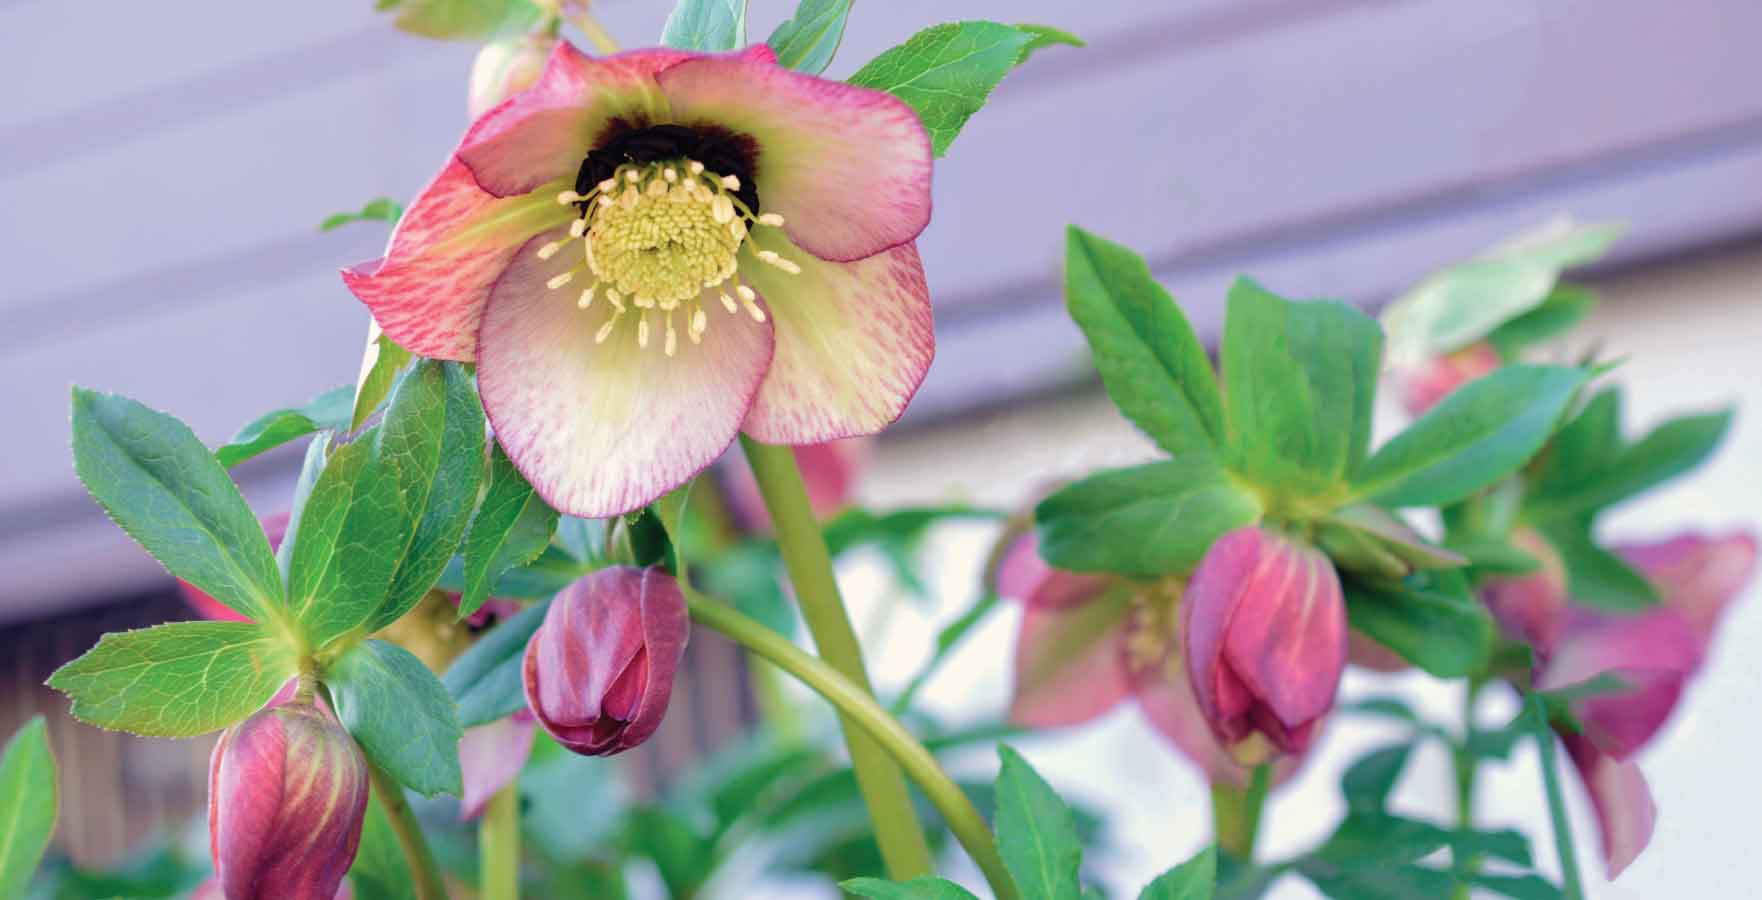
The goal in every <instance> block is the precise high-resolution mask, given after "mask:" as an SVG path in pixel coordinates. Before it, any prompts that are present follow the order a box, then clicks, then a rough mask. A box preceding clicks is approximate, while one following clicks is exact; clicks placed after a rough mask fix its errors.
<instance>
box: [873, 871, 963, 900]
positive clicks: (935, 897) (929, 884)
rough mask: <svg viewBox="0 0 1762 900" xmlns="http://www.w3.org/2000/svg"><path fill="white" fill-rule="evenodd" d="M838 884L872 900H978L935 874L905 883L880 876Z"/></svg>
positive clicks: (958, 886)
mask: <svg viewBox="0 0 1762 900" xmlns="http://www.w3.org/2000/svg"><path fill="white" fill-rule="evenodd" d="M838 886H839V887H841V888H843V889H844V892H845V893H847V894H855V895H857V896H858V897H868V898H870V900H978V898H977V897H974V896H973V894H972V892H971V891H968V890H967V889H966V888H964V887H961V886H960V885H958V884H955V883H954V882H952V881H949V880H948V879H946V878H937V877H936V876H934V875H923V876H920V877H917V878H913V879H912V880H911V881H907V882H903V883H902V882H897V881H883V880H881V879H879V878H852V879H850V880H848V881H841V882H839V883H838Z"/></svg>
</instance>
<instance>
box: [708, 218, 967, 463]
mask: <svg viewBox="0 0 1762 900" xmlns="http://www.w3.org/2000/svg"><path fill="white" fill-rule="evenodd" d="M748 243H749V244H756V245H757V248H758V249H760V250H770V251H772V252H775V253H778V254H779V255H780V256H781V257H783V258H786V259H789V260H792V261H794V262H796V263H797V264H799V265H800V266H801V268H802V271H801V273H800V274H795V275H792V274H789V273H787V272H784V271H782V270H780V269H777V268H775V267H773V266H770V265H767V264H765V263H763V262H759V261H758V260H757V259H755V258H754V257H753V256H752V254H751V251H745V250H743V251H742V252H743V256H742V259H741V263H740V273H741V275H742V276H743V277H745V278H746V279H747V281H748V282H750V283H751V284H752V286H753V287H754V288H757V289H758V291H759V293H760V294H762V295H764V298H765V301H766V304H767V305H768V306H769V307H770V310H771V316H772V318H773V319H774V320H775V322H776V326H777V354H776V358H775V359H774V360H773V361H772V363H771V371H770V374H769V375H767V376H766V377H765V383H764V386H763V387H762V388H761V389H760V391H759V396H758V399H757V400H756V401H754V403H753V408H752V412H751V413H750V414H748V416H747V420H746V424H745V426H744V427H745V429H746V433H747V434H749V435H751V436H752V437H753V438H755V439H756V440H760V441H764V442H765V443H768V444H813V443H819V442H821V441H829V440H833V439H835V438H845V437H854V436H857V435H865V434H874V433H875V432H877V431H880V430H881V429H883V428H885V427H887V426H888V425H891V424H892V423H893V421H894V420H895V419H898V418H899V416H900V414H901V413H903V412H905V408H906V404H907V403H910V402H911V399H912V395H913V394H915V393H917V390H918V385H919V384H921V383H923V380H924V373H926V372H928V371H929V369H930V359H931V357H932V356H934V355H935V353H936V337H935V334H934V332H933V331H932V329H931V322H930V318H931V316H930V294H929V288H928V287H927V286H926V285H925V283H924V265H923V263H922V262H920V261H919V260H918V250H917V248H916V247H914V246H913V245H911V244H905V245H902V246H899V247H895V248H893V249H892V250H888V251H886V252H883V253H877V254H875V255H874V256H871V257H869V258H868V259H863V260H859V261H857V262H852V263H831V262H824V261H822V260H819V259H815V258H814V257H812V256H810V255H808V254H806V253H803V252H802V251H801V250H799V249H797V248H795V247H793V246H791V245H790V244H789V243H788V242H787V241H785V240H782V239H781V236H779V235H777V234H776V232H775V230H774V229H770V228H760V229H758V232H757V233H755V234H754V235H753V237H752V238H751V239H749V241H748Z"/></svg>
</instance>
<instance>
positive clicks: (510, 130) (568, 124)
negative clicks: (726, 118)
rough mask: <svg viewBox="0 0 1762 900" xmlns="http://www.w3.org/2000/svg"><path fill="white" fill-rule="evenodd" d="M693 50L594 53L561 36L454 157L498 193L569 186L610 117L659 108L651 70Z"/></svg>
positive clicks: (636, 120) (632, 117)
mask: <svg viewBox="0 0 1762 900" xmlns="http://www.w3.org/2000/svg"><path fill="white" fill-rule="evenodd" d="M694 55H695V54H692V53H689V52H686V51H684V50H664V49H654V50H635V51H631V52H629V53H618V54H615V55H612V56H605V57H599V58H594V57H590V56H588V55H587V54H585V53H582V52H581V51H580V50H577V49H575V48H574V47H573V46H571V45H570V44H569V43H568V42H567V41H565V42H562V43H560V44H558V45H557V47H556V49H555V50H553V51H551V57H550V60H549V62H547V63H546V65H545V70H544V74H542V75H540V76H539V78H538V82H537V83H536V84H534V85H533V86H532V87H531V88H529V89H527V90H525V91H521V92H520V93H518V94H515V95H514V96H513V97H511V98H509V99H508V100H507V101H505V102H503V103H502V104H501V105H499V106H496V107H495V108H493V109H491V110H490V111H489V112H487V113H485V114H484V115H483V116H482V118H479V119H478V120H477V121H476V122H474V123H472V125H471V129H470V130H469V131H467V132H465V139H464V140H463V141H461V142H460V143H459V150H458V157H459V160H460V161H461V162H463V163H464V164H465V166H466V167H467V168H469V169H470V170H471V174H472V175H474V176H476V178H477V183H478V185H480V186H481V187H482V188H483V189H484V190H486V191H488V192H490V193H491V194H494V195H496V196H498V197H510V196H513V195H515V194H524V193H527V192H528V191H531V190H533V189H534V188H536V187H538V186H539V185H541V184H544V183H545V182H548V181H554V180H556V179H559V178H566V179H567V181H568V183H569V184H570V185H573V184H574V183H575V173H576V171H577V170H578V169H580V168H581V161H582V158H583V157H585V156H587V151H589V150H591V149H593V148H594V146H595V145H596V144H598V143H600V142H601V141H602V140H603V139H604V137H605V133H606V130H607V128H608V127H609V126H610V124H611V122H612V120H614V119H623V120H624V121H625V123H626V124H628V125H639V124H642V123H646V122H647V121H648V120H651V119H654V118H656V117H657V116H658V115H664V114H665V112H666V102H667V101H666V98H664V97H663V96H661V92H660V87H659V86H658V85H657V84H655V73H657V72H659V71H660V70H662V69H664V68H666V67H668V66H671V65H674V64H676V63H680V62H683V61H685V60H688V59H691V58H692V57H693V56H694Z"/></svg>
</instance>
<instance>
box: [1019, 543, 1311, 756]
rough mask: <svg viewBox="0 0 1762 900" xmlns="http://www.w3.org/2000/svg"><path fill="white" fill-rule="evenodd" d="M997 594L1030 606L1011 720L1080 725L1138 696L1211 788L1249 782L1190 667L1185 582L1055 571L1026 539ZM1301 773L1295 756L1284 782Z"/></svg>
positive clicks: (1152, 719)
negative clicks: (1183, 633) (1183, 613)
mask: <svg viewBox="0 0 1762 900" xmlns="http://www.w3.org/2000/svg"><path fill="white" fill-rule="evenodd" d="M997 590H998V593H999V594H1001V595H1002V596H1005V597H1010V598H1013V599H1017V600H1020V601H1021V602H1022V606H1023V611H1022V625H1021V631H1020V634H1019V636H1018V637H1017V640H1016V656H1015V698H1014V700H1013V701H1012V702H1011V705H1010V720H1011V721H1013V722H1016V723H1018V724H1021V725H1027V726H1030V727H1034V728H1057V727H1063V726H1069V725H1078V724H1082V723H1084V722H1088V721H1090V720H1093V719H1096V718H1099V717H1100V716H1102V715H1104V714H1106V713H1107V712H1109V711H1110V710H1112V709H1113V708H1115V707H1116V706H1118V705H1119V704H1120V703H1121V701H1123V700H1125V699H1126V698H1128V697H1133V698H1136V699H1137V701H1138V706H1139V708H1140V709H1141V710H1142V711H1143V713H1144V716H1145V718H1146V719H1147V720H1148V721H1149V722H1150V724H1151V726H1152V727H1154V728H1155V729H1156V730H1157V731H1159V732H1161V733H1162V734H1163V736H1164V737H1166V738H1168V739H1169V741H1170V742H1171V743H1173V744H1174V745H1175V747H1176V749H1178V750H1180V751H1181V753H1182V754H1184V755H1185V756H1186V757H1187V758H1188V759H1190V760H1192V761H1193V763H1194V764H1195V765H1197V766H1198V767H1199V768H1200V770H1201V771H1203V772H1204V773H1205V776H1206V779H1207V780H1208V781H1212V782H1219V781H1224V782H1230V783H1233V784H1246V783H1247V782H1248V776H1249V774H1250V772H1249V770H1248V769H1245V768H1243V767H1242V766H1240V765H1238V764H1237V763H1236V761H1235V760H1233V759H1231V758H1230V755H1229V754H1228V753H1227V752H1225V750H1224V748H1223V747H1222V746H1220V745H1219V744H1218V742H1217V740H1216V739H1215V738H1213V737H1212V734H1211V729H1210V728H1208V727H1207V726H1206V722H1205V717H1204V715H1203V714H1202V713H1201V712H1200V710H1199V707H1198V705H1197V704H1196V703H1195V702H1194V699H1193V690H1192V687H1191V686H1190V685H1189V684H1188V681H1187V671H1186V669H1185V667H1183V666H1182V665H1181V657H1180V636H1179V629H1178V627H1177V614H1176V608H1177V607H1178V605H1179V603H1180V600H1181V585H1180V582H1179V581H1178V580H1174V579H1169V580H1165V581H1162V582H1158V583H1154V584H1142V583H1135V582H1131V581H1127V580H1125V579H1119V578H1112V577H1109V576H1103V575H1087V574H1078V573H1073V572H1066V571H1062V570H1059V569H1054V568H1052V567H1050V566H1048V565H1046V563H1045V562H1044V561H1042V560H1041V558H1040V555H1039V552H1038V549H1037V541H1036V540H1035V537H1034V536H1033V535H1032V534H1027V535H1023V536H1022V537H1020V538H1019V539H1017V540H1016V541H1015V542H1014V543H1013V544H1012V545H1011V546H1010V548H1009V549H1008V551H1007V552H1006V553H1005V555H1004V556H1003V558H1002V562H1001V564H1000V565H999V567H998V573H997ZM1295 770H1296V760H1295V759H1292V760H1290V761H1289V764H1288V765H1282V766H1280V767H1279V768H1278V769H1277V770H1276V771H1275V776H1276V777H1278V778H1281V779H1282V778H1283V777H1285V776H1287V775H1289V774H1290V773H1291V772H1294V771H1295Z"/></svg>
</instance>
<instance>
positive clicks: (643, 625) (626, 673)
mask: <svg viewBox="0 0 1762 900" xmlns="http://www.w3.org/2000/svg"><path fill="white" fill-rule="evenodd" d="M690 631H691V622H690V619H689V618H687V613H686V606H685V596H684V595H683V594H682V593H681V592H680V590H679V583H678V582H676V581H674V580H673V577H672V576H671V575H668V574H667V573H665V572H663V571H661V570H660V569H657V568H652V567H651V568H647V569H637V568H632V567H630V566H614V567H611V568H606V569H600V570H599V571H596V572H592V573H590V574H588V575H586V576H584V577H583V578H582V579H581V580H579V581H577V582H575V583H574V584H572V585H570V586H569V587H567V588H564V589H563V591H562V592H561V593H559V594H558V595H557V597H556V599H555V600H552V601H551V608H550V609H549V610H548V611H546V613H545V618H544V623H543V624H542V625H540V626H539V628H538V631H536V632H534V633H533V635H532V639H531V641H529V642H528V643H527V645H526V659H525V662H524V664H523V666H522V669H521V672H522V676H523V678H524V681H525V685H526V703H527V706H529V707H530V708H531V709H532V713H533V715H534V716H536V717H537V718H538V723H539V724H540V725H542V726H544V730H545V731H547V732H549V733H550V735H551V737H553V738H556V739H557V743H559V744H562V745H563V746H564V747H567V748H568V749H570V750H572V751H574V752H576V753H580V754H583V755H586V756H610V755H611V754H614V753H621V752H623V751H625V750H629V749H630V748H632V747H635V746H636V745H638V744H640V743H642V742H643V741H646V740H648V739H649V736H650V735H653V734H654V733H655V729H657V728H659V727H660V726H661V717H662V716H664V715H665V714H666V712H667V700H668V698H669V697H670V696H671V695H672V693H673V675H674V673H675V672H677V671H678V669H679V662H680V660H681V659H682V658H683V657H684V656H685V641H686V638H687V637H688V635H689V634H690Z"/></svg>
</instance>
